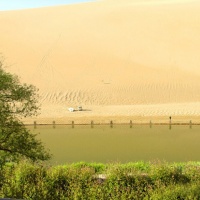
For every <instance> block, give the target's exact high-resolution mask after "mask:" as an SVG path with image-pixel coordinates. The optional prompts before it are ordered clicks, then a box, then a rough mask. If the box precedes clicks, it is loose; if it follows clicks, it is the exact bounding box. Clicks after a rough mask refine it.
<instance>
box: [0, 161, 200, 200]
mask: <svg viewBox="0 0 200 200" xmlns="http://www.w3.org/2000/svg"><path fill="white" fill-rule="evenodd" d="M130 166H131V167H130ZM139 166H141V168H140V167H139ZM145 166H146V167H145ZM199 168H200V163H183V164H168V163H157V164H150V163H140V164H138V163H129V164H107V165H103V164H96V163H94V164H93V163H83V162H82V163H77V164H71V165H64V166H55V167H50V166H48V165H47V166H45V165H39V164H31V163H29V162H20V163H19V164H9V165H8V164H6V165H5V166H4V167H3V168H2V171H1V172H0V176H1V177H3V179H2V181H1V185H0V196H1V197H10V198H18V199H27V200H28V199H31V200H34V199H35V200H36V199H42V200H45V199H47V200H54V199H56V200H64V199H67V200H68V199H69V200H74V199H84V200H85V199H88V200H89V199H91V200H93V199H94V200H96V199H97V200H98V199H99V200H100V199H101V200H104V199H105V200H107V199H114V200H120V199H124V200H127V199H136V200H137V199H141V200H142V199H152V200H163V199H164V200H173V199H174V200H175V199H176V200H177V199H186V200H187V199H188V200H190V199H191V200H193V199H200V173H199ZM97 169H98V170H97Z"/></svg>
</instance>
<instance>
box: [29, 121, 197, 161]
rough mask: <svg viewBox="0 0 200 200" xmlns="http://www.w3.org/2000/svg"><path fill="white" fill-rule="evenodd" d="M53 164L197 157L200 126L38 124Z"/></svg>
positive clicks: (40, 136) (180, 159) (35, 130)
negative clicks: (53, 125)
mask: <svg viewBox="0 0 200 200" xmlns="http://www.w3.org/2000/svg"><path fill="white" fill-rule="evenodd" d="M31 130H32V132H34V133H38V132H40V135H39V136H38V137H39V138H41V140H42V141H43V142H44V144H45V146H46V147H47V148H49V149H50V151H51V153H52V154H53V155H54V157H53V159H52V161H51V162H52V163H54V164H64V163H71V162H79V161H86V162H103V163H108V162H121V163H126V162H134V161H141V160H144V161H153V160H157V159H159V160H161V161H168V162H184V161H199V160H200V126H192V127H189V126H172V127H169V126H167V125H162V126H152V127H151V128H150V127H149V126H145V125H135V126H133V127H132V128H130V126H128V125H123V126H122V125H121V126H120V125H115V126H114V127H113V128H111V127H110V126H108V125H107V126H106V125H105V126H99V125H96V126H94V127H93V128H91V127H90V126H83V125H82V126H81V125H80V126H75V127H74V128H72V127H71V126H56V127H55V128H53V127H52V126H38V127H37V128H36V129H33V128H31Z"/></svg>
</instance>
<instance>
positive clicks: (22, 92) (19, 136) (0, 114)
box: [0, 63, 50, 166]
mask: <svg viewBox="0 0 200 200" xmlns="http://www.w3.org/2000/svg"><path fill="white" fill-rule="evenodd" d="M37 110H38V105H37V90H36V88H35V87H34V86H32V85H26V84H21V83H20V82H19V79H18V77H17V76H14V75H12V74H10V73H7V72H5V70H4V69H3V68H2V65H1V63H0V165H1V166H2V165H3V164H4V163H5V162H7V161H16V160H19V159H20V158H22V157H25V158H29V159H31V160H33V161H36V160H46V159H49V158H50V155H49V153H48V152H47V151H45V149H44V147H43V145H42V143H41V141H39V140H37V139H36V135H33V134H31V133H30V132H29V131H28V130H27V129H26V127H25V126H24V124H23V123H22V122H21V118H22V117H27V116H32V115H35V114H37Z"/></svg>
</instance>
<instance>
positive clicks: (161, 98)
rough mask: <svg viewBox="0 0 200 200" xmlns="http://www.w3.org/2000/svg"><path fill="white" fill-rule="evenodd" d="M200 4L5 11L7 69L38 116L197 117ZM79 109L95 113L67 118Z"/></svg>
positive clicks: (2, 46) (119, 3) (125, 0)
mask: <svg viewBox="0 0 200 200" xmlns="http://www.w3.org/2000/svg"><path fill="white" fill-rule="evenodd" d="M199 10H200V2H199V1H192V0H191V1H190V0H185V1H180V0H176V1H172V0H169V1H167V0H163V1H156V0H151V1H147V0H143V1H139V0H104V1H97V2H90V3H82V4H75V5H66V6H57V7H48V8H40V9H29V10H20V11H4V12H0V25H1V30H0V52H1V53H2V55H3V56H4V58H5V64H7V66H8V67H7V70H8V71H11V72H13V73H16V74H17V75H19V76H20V78H21V80H22V81H23V82H26V83H30V84H33V85H35V86H36V87H38V88H39V93H40V103H41V106H42V109H41V115H40V116H39V118H40V117H41V118H56V117H66V118H69V117H74V116H77V117H86V116H89V117H90V116H91V117H92V116H93V117H94V116H97V117H98V116H100V117H103V116H105V117H106V116H121V117H125V116H168V115H174V116H187V115H190V116H198V115H200V109H199V106H200V93H199V91H200V81H199V80H200V67H199V66H200V56H199V55H198V53H199V52H200V23H199V19H200V12H199ZM78 105H82V106H83V107H84V108H86V109H87V110H90V112H87V111H83V112H79V113H69V112H68V110H67V108H68V107H77V106H78Z"/></svg>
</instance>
